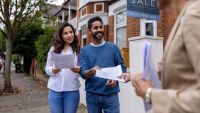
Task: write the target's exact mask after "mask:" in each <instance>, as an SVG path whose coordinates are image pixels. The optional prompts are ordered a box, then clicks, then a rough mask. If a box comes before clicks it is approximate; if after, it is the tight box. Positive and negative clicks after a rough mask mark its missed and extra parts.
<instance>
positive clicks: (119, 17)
mask: <svg viewBox="0 0 200 113" xmlns="http://www.w3.org/2000/svg"><path fill="white" fill-rule="evenodd" d="M125 22H126V12H125V11H123V12H121V13H118V14H117V24H121V23H125Z"/></svg>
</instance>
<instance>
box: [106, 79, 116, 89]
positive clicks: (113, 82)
mask: <svg viewBox="0 0 200 113" xmlns="http://www.w3.org/2000/svg"><path fill="white" fill-rule="evenodd" d="M106 86H108V87H111V88H112V87H115V86H116V81H115V80H108V81H107V83H106Z"/></svg>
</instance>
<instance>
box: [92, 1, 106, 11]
mask: <svg viewBox="0 0 200 113" xmlns="http://www.w3.org/2000/svg"><path fill="white" fill-rule="evenodd" d="M97 5H102V11H97ZM103 12H104V3H95V4H94V13H103Z"/></svg>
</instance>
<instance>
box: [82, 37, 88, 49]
mask: <svg viewBox="0 0 200 113" xmlns="http://www.w3.org/2000/svg"><path fill="white" fill-rule="evenodd" d="M86 45H87V42H86V38H83V39H82V47H84V46H86Z"/></svg>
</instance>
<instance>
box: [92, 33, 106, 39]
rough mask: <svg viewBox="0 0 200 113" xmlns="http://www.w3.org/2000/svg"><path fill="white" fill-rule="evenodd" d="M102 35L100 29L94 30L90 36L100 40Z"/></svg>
mask: <svg viewBox="0 0 200 113" xmlns="http://www.w3.org/2000/svg"><path fill="white" fill-rule="evenodd" d="M98 35H102V36H101V37H100V36H98ZM103 36H104V32H102V31H96V32H94V33H92V37H93V38H94V39H95V40H98V41H100V40H102V39H103Z"/></svg>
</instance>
